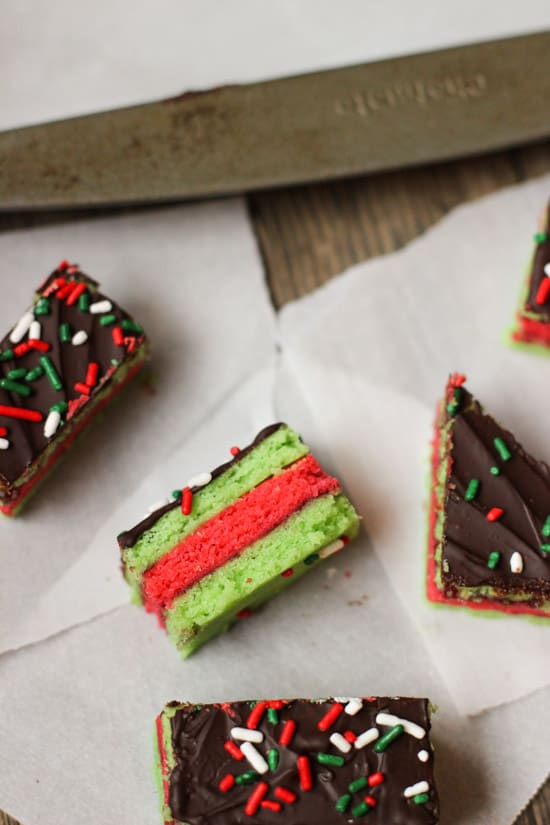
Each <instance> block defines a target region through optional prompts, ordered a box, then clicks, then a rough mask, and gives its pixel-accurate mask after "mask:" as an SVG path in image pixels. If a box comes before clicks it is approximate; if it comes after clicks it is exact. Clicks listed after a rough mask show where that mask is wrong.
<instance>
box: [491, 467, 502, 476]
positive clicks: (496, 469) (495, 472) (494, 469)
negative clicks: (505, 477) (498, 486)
mask: <svg viewBox="0 0 550 825" xmlns="http://www.w3.org/2000/svg"><path fill="white" fill-rule="evenodd" d="M490 473H491V475H492V476H499V475H500V467H495V466H493V467H491V470H490Z"/></svg>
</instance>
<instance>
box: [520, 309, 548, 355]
mask: <svg viewBox="0 0 550 825" xmlns="http://www.w3.org/2000/svg"><path fill="white" fill-rule="evenodd" d="M512 338H513V340H514V341H522V342H524V343H526V344H542V345H543V346H544V347H550V323H546V322H544V321H535V320H534V319H533V318H526V317H525V316H523V315H519V316H518V326H517V328H516V329H515V330H514V331H513V332H512Z"/></svg>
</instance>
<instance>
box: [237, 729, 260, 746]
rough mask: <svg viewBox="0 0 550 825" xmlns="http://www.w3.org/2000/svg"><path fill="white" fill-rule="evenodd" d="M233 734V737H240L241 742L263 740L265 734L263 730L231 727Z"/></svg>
mask: <svg viewBox="0 0 550 825" xmlns="http://www.w3.org/2000/svg"><path fill="white" fill-rule="evenodd" d="M231 736H232V737H233V739H239V740H240V741H241V742H257V743H259V742H263V741H264V735H263V733H262V732H261V730H249V728H231Z"/></svg>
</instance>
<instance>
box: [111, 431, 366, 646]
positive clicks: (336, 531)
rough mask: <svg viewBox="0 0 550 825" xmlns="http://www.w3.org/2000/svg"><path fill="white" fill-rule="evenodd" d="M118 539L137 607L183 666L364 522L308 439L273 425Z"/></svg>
mask: <svg viewBox="0 0 550 825" xmlns="http://www.w3.org/2000/svg"><path fill="white" fill-rule="evenodd" d="M231 452H232V454H233V458H232V460H231V461H229V462H228V463H227V464H223V465H222V466H221V467H218V468H216V469H215V470H213V471H212V472H211V473H202V474H201V475H199V476H196V477H195V478H193V479H191V480H190V481H189V482H188V484H187V485H186V486H185V487H184V488H183V490H182V491H181V493H180V492H179V491H176V492H175V493H174V494H173V500H172V501H168V502H167V503H166V504H163V505H162V506H160V507H158V508H157V509H155V510H154V512H152V513H151V514H150V515H149V516H148V517H147V518H145V519H144V520H143V521H141V522H140V523H139V524H137V525H136V526H135V527H134V528H132V529H131V530H127V531H126V532H124V533H122V534H121V535H120V536H119V537H118V541H119V547H120V550H121V556H122V564H123V569H124V574H125V577H126V580H127V581H128V583H129V584H130V586H131V588H132V591H133V595H134V601H136V602H138V603H143V604H144V606H145V607H146V609H147V610H149V611H151V612H153V613H156V614H157V616H158V617H159V620H160V621H161V623H162V624H163V625H164V626H165V627H166V630H167V632H168V635H169V636H170V638H171V639H172V640H173V642H174V643H175V644H176V646H177V647H178V649H179V651H180V653H181V655H182V656H183V657H184V658H185V657H186V656H189V655H190V654H191V653H193V651H194V650H196V649H197V648H198V647H199V646H200V645H202V644H203V643H204V642H206V641H208V639H210V638H211V637H213V636H215V635H217V634H218V633H222V632H224V631H225V630H227V629H228V628H229V626H230V625H231V623H232V622H234V621H235V619H237V618H240V617H243V616H247V615H249V613H250V611H253V610H254V609H255V608H256V607H258V606H259V605H260V604H261V603H262V602H264V601H265V600H266V599H268V598H270V597H271V596H274V595H275V594H276V593H278V592H279V591H281V590H282V589H283V588H285V587H286V586H287V585H288V584H290V583H291V582H292V581H295V580H296V579H297V578H299V577H300V576H301V575H302V574H303V573H305V572H307V570H309V569H311V568H312V567H314V566H315V565H316V564H317V562H318V561H319V560H321V559H323V558H325V557H326V556H329V555H331V554H332V553H335V552H337V551H338V550H340V549H341V548H342V547H343V546H344V544H345V543H346V542H347V540H348V539H351V538H353V537H354V536H355V535H356V533H357V530H358V527H359V517H358V516H357V513H356V512H355V510H354V509H353V507H352V505H351V504H350V502H349V501H348V499H347V498H346V497H345V495H344V494H343V493H342V491H341V489H340V484H339V482H338V480H337V479H336V478H334V477H332V476H330V475H328V474H327V473H326V472H325V471H324V470H323V469H322V467H321V466H320V465H319V463H318V462H317V460H316V459H315V458H314V456H313V455H311V453H310V452H309V448H308V447H307V446H306V445H305V444H304V443H303V442H302V440H301V438H300V436H299V435H298V434H297V433H296V432H294V431H293V430H291V429H290V427H288V426H287V425H286V424H274V425H272V426H270V427H267V428H266V429H264V430H262V432H261V433H259V434H258V435H257V436H256V438H255V439H254V441H253V442H252V444H250V445H249V446H248V447H246V448H245V449H242V450H239V449H238V448H236V447H234V448H232V450H231Z"/></svg>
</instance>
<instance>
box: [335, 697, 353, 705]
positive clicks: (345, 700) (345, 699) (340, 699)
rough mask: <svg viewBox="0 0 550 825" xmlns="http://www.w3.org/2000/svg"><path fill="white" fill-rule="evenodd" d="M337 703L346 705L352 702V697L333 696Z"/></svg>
mask: <svg viewBox="0 0 550 825" xmlns="http://www.w3.org/2000/svg"><path fill="white" fill-rule="evenodd" d="M332 698H333V699H334V701H335V702H340V704H342V705H345V704H346V702H349V701H350V700H351V696H333V697H332Z"/></svg>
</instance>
